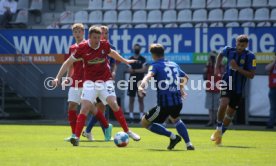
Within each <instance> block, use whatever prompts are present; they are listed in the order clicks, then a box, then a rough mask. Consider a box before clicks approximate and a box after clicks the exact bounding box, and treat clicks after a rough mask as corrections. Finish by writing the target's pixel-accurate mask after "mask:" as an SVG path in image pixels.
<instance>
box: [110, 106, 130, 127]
mask: <svg viewBox="0 0 276 166" xmlns="http://www.w3.org/2000/svg"><path fill="white" fill-rule="evenodd" d="M113 112H114V116H115V118H116V119H117V121H118V122H119V123H120V125H121V127H122V128H123V129H124V132H128V131H129V130H128V126H127V123H126V119H125V117H124V114H123V111H122V109H121V107H120V108H119V110H118V111H113Z"/></svg>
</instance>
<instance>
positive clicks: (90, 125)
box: [85, 116, 98, 133]
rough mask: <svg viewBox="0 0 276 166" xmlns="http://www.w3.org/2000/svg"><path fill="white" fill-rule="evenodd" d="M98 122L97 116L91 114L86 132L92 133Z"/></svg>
mask: <svg viewBox="0 0 276 166" xmlns="http://www.w3.org/2000/svg"><path fill="white" fill-rule="evenodd" d="M97 122H98V120H97V118H96V116H91V118H90V120H89V122H88V124H87V126H86V129H85V132H87V133H90V132H91V130H92V128H93V127H94V126H95V124H96V123H97Z"/></svg>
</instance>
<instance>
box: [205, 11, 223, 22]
mask: <svg viewBox="0 0 276 166" xmlns="http://www.w3.org/2000/svg"><path fill="white" fill-rule="evenodd" d="M222 15H223V12H222V10H221V9H213V10H211V11H210V12H209V16H208V20H209V21H221V20H222Z"/></svg>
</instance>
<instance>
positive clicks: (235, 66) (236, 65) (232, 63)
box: [230, 59, 239, 70]
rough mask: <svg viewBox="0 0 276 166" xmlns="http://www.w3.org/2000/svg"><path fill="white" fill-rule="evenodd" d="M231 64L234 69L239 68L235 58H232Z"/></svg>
mask: <svg viewBox="0 0 276 166" xmlns="http://www.w3.org/2000/svg"><path fill="white" fill-rule="evenodd" d="M230 66H231V69H232V70H238V68H239V66H238V64H237V62H236V61H235V60H234V59H232V60H231V61H230Z"/></svg>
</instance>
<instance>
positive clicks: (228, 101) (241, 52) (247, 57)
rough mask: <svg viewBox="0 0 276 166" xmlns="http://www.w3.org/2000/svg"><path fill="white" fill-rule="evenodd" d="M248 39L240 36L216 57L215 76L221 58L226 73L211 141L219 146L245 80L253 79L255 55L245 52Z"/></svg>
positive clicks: (233, 113)
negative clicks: (225, 59) (224, 64)
mask: <svg viewBox="0 0 276 166" xmlns="http://www.w3.org/2000/svg"><path fill="white" fill-rule="evenodd" d="M247 47H248V37H247V36H246V35H240V36H238V37H237V39H236V47H224V49H223V50H222V52H221V53H220V54H219V55H218V57H217V62H216V65H215V74H218V73H219V64H221V62H222V60H223V57H226V58H227V60H228V61H227V66H226V72H225V74H224V75H223V77H222V79H223V80H224V81H225V82H227V86H226V87H221V98H220V105H219V109H218V113H217V127H216V130H215V132H214V133H213V134H212V136H211V140H212V141H215V143H216V144H217V145H220V144H221V141H222V135H223V134H224V133H225V131H226V130H227V128H228V126H229V124H230V123H231V121H232V120H233V118H234V115H235V112H236V110H238V109H239V104H240V101H241V98H242V93H243V90H244V88H245V83H246V80H247V79H248V78H249V79H253V77H254V75H255V70H256V59H255V55H254V54H253V53H252V52H251V51H249V50H247V49H246V48H247Z"/></svg>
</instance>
